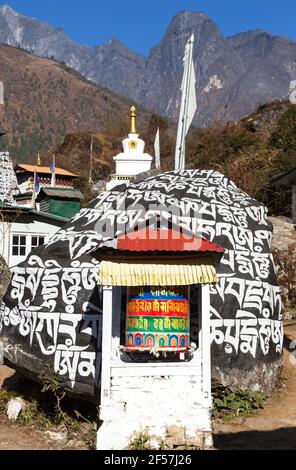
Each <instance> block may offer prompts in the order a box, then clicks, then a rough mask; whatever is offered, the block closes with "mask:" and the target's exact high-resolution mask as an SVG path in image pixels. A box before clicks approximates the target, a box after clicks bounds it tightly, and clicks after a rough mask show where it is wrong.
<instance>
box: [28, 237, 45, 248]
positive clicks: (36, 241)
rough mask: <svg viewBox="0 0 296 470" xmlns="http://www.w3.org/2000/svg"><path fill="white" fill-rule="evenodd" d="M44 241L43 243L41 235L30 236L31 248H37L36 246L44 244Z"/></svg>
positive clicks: (43, 238)
mask: <svg viewBox="0 0 296 470" xmlns="http://www.w3.org/2000/svg"><path fill="white" fill-rule="evenodd" d="M44 243H45V237H41V236H39V235H37V236H34V237H32V240H31V247H32V250H33V249H34V248H37V246H41V245H44Z"/></svg>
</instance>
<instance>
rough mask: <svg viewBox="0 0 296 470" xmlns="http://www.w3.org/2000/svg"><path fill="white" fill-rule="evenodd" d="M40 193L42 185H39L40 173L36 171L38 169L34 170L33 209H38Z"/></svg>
mask: <svg viewBox="0 0 296 470" xmlns="http://www.w3.org/2000/svg"><path fill="white" fill-rule="evenodd" d="M39 191H40V184H39V177H38V173H37V171H36V168H35V170H34V187H33V195H32V207H33V208H34V209H36V199H37V195H38V193H39Z"/></svg>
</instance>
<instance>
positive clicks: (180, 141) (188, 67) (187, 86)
mask: <svg viewBox="0 0 296 470" xmlns="http://www.w3.org/2000/svg"><path fill="white" fill-rule="evenodd" d="M193 46H194V34H192V35H191V37H190V39H189V41H188V42H187V44H186V47H185V55H184V59H183V62H184V73H183V80H182V86H181V91H182V100H181V108H180V117H179V125H178V132H177V143H176V153H175V170H176V171H182V170H184V168H185V139H186V135H187V132H188V130H189V128H190V126H191V123H192V120H193V118H194V115H195V112H196V109H197V101H196V89H195V85H196V77H195V71H194V64H193Z"/></svg>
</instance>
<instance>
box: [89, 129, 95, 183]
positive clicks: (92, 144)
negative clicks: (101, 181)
mask: <svg viewBox="0 0 296 470" xmlns="http://www.w3.org/2000/svg"><path fill="white" fill-rule="evenodd" d="M93 152H94V136H93V134H92V136H91V141H90V168H89V185H90V186H91V184H92V172H93Z"/></svg>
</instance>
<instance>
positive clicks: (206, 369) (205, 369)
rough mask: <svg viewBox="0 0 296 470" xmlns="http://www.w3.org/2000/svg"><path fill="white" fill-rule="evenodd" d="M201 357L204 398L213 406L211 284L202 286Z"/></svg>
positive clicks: (205, 401) (207, 403) (208, 404)
mask: <svg viewBox="0 0 296 470" xmlns="http://www.w3.org/2000/svg"><path fill="white" fill-rule="evenodd" d="M201 317H202V331H201V340H202V341H201V355H202V356H201V357H202V383H203V390H202V394H203V400H204V403H205V404H206V405H207V406H209V407H210V408H211V406H212V387H211V375H212V374H211V342H210V334H211V330H210V285H209V284H203V285H202V286H201Z"/></svg>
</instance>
